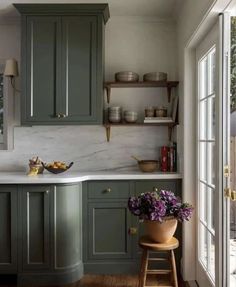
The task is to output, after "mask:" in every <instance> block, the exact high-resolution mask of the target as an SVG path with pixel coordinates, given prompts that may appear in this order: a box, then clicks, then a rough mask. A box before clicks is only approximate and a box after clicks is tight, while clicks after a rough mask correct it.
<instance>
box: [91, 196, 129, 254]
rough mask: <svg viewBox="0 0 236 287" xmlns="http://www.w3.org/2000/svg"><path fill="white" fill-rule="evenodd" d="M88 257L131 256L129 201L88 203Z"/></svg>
mask: <svg viewBox="0 0 236 287" xmlns="http://www.w3.org/2000/svg"><path fill="white" fill-rule="evenodd" d="M87 224H88V227H87V228H88V259H89V260H92V259H124V258H131V236H130V235H129V228H130V227H131V215H130V212H129V211H128V209H127V202H124V201H122V202H119V201H116V202H90V203H88V222H87Z"/></svg>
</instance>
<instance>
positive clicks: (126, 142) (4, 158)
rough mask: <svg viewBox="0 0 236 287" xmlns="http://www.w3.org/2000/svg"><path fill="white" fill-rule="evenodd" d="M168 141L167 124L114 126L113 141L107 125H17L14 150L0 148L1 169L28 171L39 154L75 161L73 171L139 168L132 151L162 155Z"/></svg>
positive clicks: (46, 159)
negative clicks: (29, 165) (108, 139)
mask: <svg viewBox="0 0 236 287" xmlns="http://www.w3.org/2000/svg"><path fill="white" fill-rule="evenodd" d="M168 143H169V142H168V129H167V128H166V127H142V126H141V127H114V128H112V129H111V141H110V142H107V141H106V132H105V128H104V127H103V126H33V127H16V128H15V129H14V150H13V151H3V150H2V151H0V172H1V171H23V172H25V171H26V170H28V162H29V158H31V157H32V156H35V155H38V156H39V157H41V158H42V159H43V161H44V162H51V161H54V160H60V161H65V162H66V163H70V162H71V161H73V162H74V165H73V167H72V168H71V171H80V172H83V171H85V172H86V171H89V172H91V171H114V172H122V171H129V170H134V171H135V170H136V171H138V167H137V163H136V162H135V160H133V159H132V158H131V155H135V156H137V157H139V158H140V159H158V158H159V154H160V147H161V146H163V145H167V144H168Z"/></svg>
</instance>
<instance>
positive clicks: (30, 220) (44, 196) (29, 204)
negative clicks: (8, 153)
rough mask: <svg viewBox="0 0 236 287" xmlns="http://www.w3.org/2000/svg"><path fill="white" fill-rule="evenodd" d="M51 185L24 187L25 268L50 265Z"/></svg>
mask: <svg viewBox="0 0 236 287" xmlns="http://www.w3.org/2000/svg"><path fill="white" fill-rule="evenodd" d="M49 197H50V187H44V186H30V187H23V192H22V225H23V226H22V227H23V270H28V269H29V270H32V269H35V270H40V269H49V267H50V236H49V235H50V233H49V228H50V218H49V216H50V214H49V202H50V199H49Z"/></svg>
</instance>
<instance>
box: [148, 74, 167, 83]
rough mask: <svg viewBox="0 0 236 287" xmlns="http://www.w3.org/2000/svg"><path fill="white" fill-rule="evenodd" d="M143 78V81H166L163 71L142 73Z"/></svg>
mask: <svg viewBox="0 0 236 287" xmlns="http://www.w3.org/2000/svg"><path fill="white" fill-rule="evenodd" d="M143 80H144V81H145V82H156V81H167V73H163V72H153V73H147V74H144V75H143Z"/></svg>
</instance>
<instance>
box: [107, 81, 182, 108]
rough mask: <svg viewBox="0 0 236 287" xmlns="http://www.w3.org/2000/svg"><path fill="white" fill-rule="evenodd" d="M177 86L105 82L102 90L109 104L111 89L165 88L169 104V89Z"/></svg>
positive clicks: (162, 83)
mask: <svg viewBox="0 0 236 287" xmlns="http://www.w3.org/2000/svg"><path fill="white" fill-rule="evenodd" d="M178 84H179V82H178V81H155V82H105V83H104V89H105V90H106V92H107V103H110V98H111V89H112V88H167V95H168V102H170V99H171V89H172V88H175V87H177V86H178Z"/></svg>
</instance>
